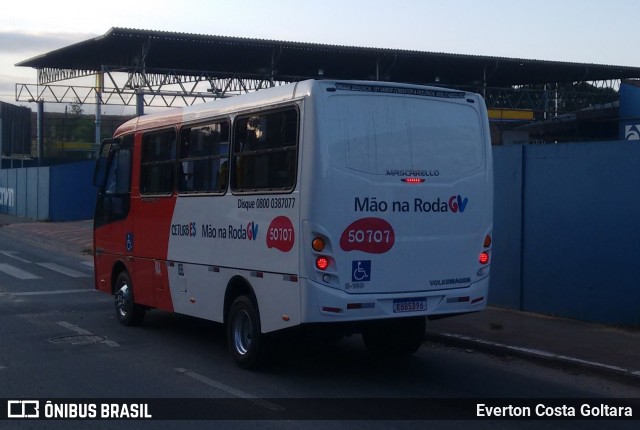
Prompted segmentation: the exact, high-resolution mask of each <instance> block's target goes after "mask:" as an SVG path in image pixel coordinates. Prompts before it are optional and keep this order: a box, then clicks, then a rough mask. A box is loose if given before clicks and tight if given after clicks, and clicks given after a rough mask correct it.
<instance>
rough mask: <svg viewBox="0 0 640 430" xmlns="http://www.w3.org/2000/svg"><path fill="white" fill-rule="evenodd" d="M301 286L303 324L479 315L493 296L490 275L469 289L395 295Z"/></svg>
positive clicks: (304, 281)
mask: <svg viewBox="0 0 640 430" xmlns="http://www.w3.org/2000/svg"><path fill="white" fill-rule="evenodd" d="M300 284H301V288H302V315H301V316H302V320H301V323H303V324H304V323H324V322H327V323H328V322H340V321H345V322H346V321H365V320H376V319H386V318H402V317H410V316H421V315H423V316H436V315H437V316H446V315H449V314H451V315H455V314H461V313H467V312H477V311H481V310H483V309H484V308H485V307H486V306H487V300H488V294H489V276H487V277H486V278H483V279H481V280H479V281H477V282H475V283H473V284H471V285H469V286H468V287H465V288H455V289H447V290H437V291H433V290H432V291H416V292H409V293H394V294H348V293H346V292H344V291H341V290H337V289H334V288H330V287H327V286H324V285H322V284H320V283H317V282H315V281H312V280H309V279H301V280H300Z"/></svg>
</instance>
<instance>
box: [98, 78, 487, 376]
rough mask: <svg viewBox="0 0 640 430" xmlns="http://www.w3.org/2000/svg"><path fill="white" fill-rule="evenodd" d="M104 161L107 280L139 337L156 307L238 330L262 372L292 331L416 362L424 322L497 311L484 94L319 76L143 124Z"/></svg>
mask: <svg viewBox="0 0 640 430" xmlns="http://www.w3.org/2000/svg"><path fill="white" fill-rule="evenodd" d="M100 155H101V156H100V159H99V162H98V163H97V169H96V185H98V186H99V193H98V200H97V206H96V215H95V231H94V249H95V275H96V276H95V282H96V288H97V289H98V290H101V291H104V292H107V293H110V294H112V295H114V296H115V307H116V314H117V317H118V320H119V321H120V322H121V323H123V324H125V325H133V324H138V323H140V322H141V321H142V319H143V317H144V314H145V311H147V310H149V309H154V308H155V309H162V310H165V311H170V312H177V313H181V314H185V315H191V316H194V317H199V318H204V319H207V320H211V321H217V322H220V323H224V324H225V325H226V330H227V336H228V345H229V349H230V352H231V354H232V355H233V357H234V359H235V360H236V362H237V363H238V364H239V365H240V366H241V367H245V368H251V367H255V366H258V365H260V364H261V363H262V362H263V361H264V359H265V358H266V357H267V356H268V354H269V351H270V345H271V343H272V340H273V339H274V335H275V334H277V333H283V331H285V330H286V329H291V328H294V327H299V328H304V327H314V328H327V329H332V330H335V329H343V330H344V331H345V332H350V333H355V332H360V333H362V335H363V339H364V343H365V345H366V347H367V348H368V349H369V350H370V351H372V352H374V353H376V354H404V353H412V352H415V351H416V350H417V349H418V348H419V347H420V345H421V342H422V337H423V334H424V329H425V317H428V316H431V317H438V316H446V315H455V314H461V313H467V312H474V311H479V310H482V309H484V308H485V306H486V303H487V297H488V285H489V270H490V259H491V234H492V228H493V182H492V181H493V179H492V159H491V143H490V136H489V126H488V120H487V112H486V107H485V104H484V101H483V99H482V98H481V97H480V96H479V95H477V94H472V93H466V92H462V91H454V90H448V89H443V88H434V87H425V86H416V85H406V84H395V83H381V82H355V81H314V80H309V81H304V82H298V83H293V84H289V85H283V86H279V87H274V88H270V89H265V90H261V91H258V92H255V93H251V94H246V95H241V96H237V97H233V98H228V99H223V100H219V101H214V102H211V103H206V104H202V105H197V106H192V107H186V108H179V109H174V110H170V111H167V112H165V113H159V114H151V115H147V116H142V117H139V118H135V119H133V120H131V121H129V122H127V123H125V124H124V125H122V126H121V127H120V128H119V129H118V130H117V131H116V133H115V136H114V139H110V140H108V141H105V142H104V143H103V145H102V148H101V154H100Z"/></svg>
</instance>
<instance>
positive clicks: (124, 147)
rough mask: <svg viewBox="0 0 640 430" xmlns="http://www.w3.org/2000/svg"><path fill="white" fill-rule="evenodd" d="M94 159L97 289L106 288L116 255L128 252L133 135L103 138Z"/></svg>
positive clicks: (119, 256) (129, 243)
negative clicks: (98, 152)
mask: <svg viewBox="0 0 640 430" xmlns="http://www.w3.org/2000/svg"><path fill="white" fill-rule="evenodd" d="M100 155H101V156H100V158H99V159H98V162H97V168H96V174H95V177H94V184H95V185H96V186H98V187H99V191H98V196H97V199H96V210H95V219H94V243H98V244H100V245H99V246H98V247H96V249H95V252H94V255H95V257H94V258H95V267H96V282H98V286H99V288H100V289H105V290H109V291H110V284H109V283H108V282H107V280H108V279H110V273H111V268H112V267H113V264H114V261H115V260H116V259H119V258H122V257H123V256H125V255H131V252H132V246H131V240H130V239H131V237H130V232H131V231H132V226H133V225H132V221H131V218H130V217H129V215H130V209H131V166H132V159H133V135H126V136H124V137H123V138H122V139H109V140H106V141H104V142H103V144H102V148H101V154H100Z"/></svg>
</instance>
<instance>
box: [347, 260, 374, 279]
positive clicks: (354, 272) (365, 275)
mask: <svg viewBox="0 0 640 430" xmlns="http://www.w3.org/2000/svg"><path fill="white" fill-rule="evenodd" d="M370 280H371V260H356V261H352V262H351V281H352V282H367V281H370Z"/></svg>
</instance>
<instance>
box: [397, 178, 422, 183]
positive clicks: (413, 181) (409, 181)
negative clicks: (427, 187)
mask: <svg viewBox="0 0 640 430" xmlns="http://www.w3.org/2000/svg"><path fill="white" fill-rule="evenodd" d="M401 181H402V182H404V183H405V184H421V183H423V182H424V178H402V179H401Z"/></svg>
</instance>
